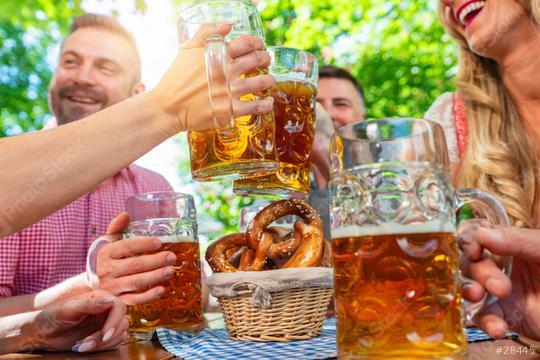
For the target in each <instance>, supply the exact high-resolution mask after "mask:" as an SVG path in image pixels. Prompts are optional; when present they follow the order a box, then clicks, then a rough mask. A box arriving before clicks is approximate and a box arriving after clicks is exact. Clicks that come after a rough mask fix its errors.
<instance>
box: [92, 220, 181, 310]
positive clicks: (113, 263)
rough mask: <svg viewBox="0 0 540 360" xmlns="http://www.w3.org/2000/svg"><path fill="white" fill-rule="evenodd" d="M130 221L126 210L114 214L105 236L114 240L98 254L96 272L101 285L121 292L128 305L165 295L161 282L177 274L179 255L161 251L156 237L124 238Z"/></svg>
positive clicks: (113, 291) (120, 295)
mask: <svg viewBox="0 0 540 360" xmlns="http://www.w3.org/2000/svg"><path fill="white" fill-rule="evenodd" d="M128 224H129V216H128V215H127V214H126V213H123V214H120V215H119V216H117V217H116V218H114V219H113V220H112V221H111V223H110V224H109V228H108V229H107V235H106V238H107V239H108V240H109V241H111V242H110V243H108V244H107V245H105V246H103V247H102V248H101V249H100V250H99V253H98V254H97V267H96V272H97V276H98V278H99V288H100V289H103V290H107V291H109V292H111V293H112V294H115V295H116V296H119V297H120V298H121V299H122V300H123V301H124V302H125V303H126V304H128V305H137V304H145V303H148V302H151V301H154V300H156V299H159V298H160V297H162V296H163V294H164V292H165V288H164V287H163V286H159V285H158V284H160V283H162V282H164V281H166V280H168V279H170V278H171V277H172V276H173V275H174V269H173V267H172V266H171V265H173V264H174V263H175V261H176V256H175V255H174V253H172V252H170V251H161V252H158V253H156V254H152V255H144V254H145V253H147V252H155V251H157V250H159V249H160V247H161V242H160V241H159V239H156V238H133V239H124V240H119V239H121V238H122V232H123V231H124V229H125V228H126V227H127V226H128Z"/></svg>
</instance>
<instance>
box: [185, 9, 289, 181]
mask: <svg viewBox="0 0 540 360" xmlns="http://www.w3.org/2000/svg"><path fill="white" fill-rule="evenodd" d="M220 23H232V24H233V28H232V31H231V32H230V33H229V34H228V35H227V36H226V37H225V38H222V37H220V36H212V37H210V38H209V39H208V40H207V41H206V43H205V46H206V69H207V71H206V73H207V78H208V89H209V93H210V98H211V104H210V105H211V106H212V109H213V110H214V112H213V115H214V127H215V129H210V130H204V131H189V132H188V142H189V150H190V162H191V174H192V177H193V179H194V180H197V181H216V180H222V179H240V178H244V177H246V176H262V175H266V174H271V173H273V172H275V171H276V170H277V169H278V166H279V163H278V154H277V150H276V146H275V140H274V133H275V125H274V115H273V112H269V113H267V114H264V115H247V116H241V117H238V118H236V119H234V117H233V110H232V109H233V107H232V95H231V89H230V84H229V79H228V71H227V67H228V55H227V48H226V42H227V41H231V40H233V39H235V38H237V37H239V36H242V35H252V36H258V37H260V38H261V39H263V40H264V34H263V30H262V22H261V18H260V16H259V13H258V12H257V8H255V6H253V4H251V2H250V1H248V0H210V1H198V2H197V3H196V4H195V5H193V6H191V7H188V8H186V9H185V10H183V11H182V12H181V13H180V17H179V19H178V37H179V41H180V44H185V43H187V42H189V40H191V39H192V38H193V37H194V35H195V34H196V33H197V31H198V30H199V29H200V28H201V26H203V25H204V24H220ZM267 73H268V69H264V68H258V69H253V70H252V71H250V72H249V73H248V74H244V75H243V76H244V77H252V76H257V75H260V74H267ZM267 96H270V93H269V92H268V91H265V92H263V93H261V94H248V95H245V96H243V97H242V98H241V99H240V100H242V101H253V100H256V99H259V98H262V97H267ZM216 104H219V105H224V106H222V107H223V108H225V109H228V111H215V105H216ZM221 124H229V126H228V127H225V128H223V127H222V126H220V125H221Z"/></svg>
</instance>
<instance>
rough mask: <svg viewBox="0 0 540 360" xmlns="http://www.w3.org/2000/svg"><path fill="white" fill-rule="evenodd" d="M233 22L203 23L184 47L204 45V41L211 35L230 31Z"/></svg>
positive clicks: (220, 34) (221, 34)
mask: <svg viewBox="0 0 540 360" xmlns="http://www.w3.org/2000/svg"><path fill="white" fill-rule="evenodd" d="M232 27H233V23H221V24H203V25H202V26H201V27H200V29H199V31H197V33H196V34H195V35H194V36H193V38H192V39H191V40H189V41H188V42H187V43H186V45H185V46H184V48H186V49H189V48H196V47H202V46H204V42H205V41H206V39H208V38H209V37H211V36H216V35H217V36H222V37H223V36H225V35H227V34H228V33H230V32H231V30H232Z"/></svg>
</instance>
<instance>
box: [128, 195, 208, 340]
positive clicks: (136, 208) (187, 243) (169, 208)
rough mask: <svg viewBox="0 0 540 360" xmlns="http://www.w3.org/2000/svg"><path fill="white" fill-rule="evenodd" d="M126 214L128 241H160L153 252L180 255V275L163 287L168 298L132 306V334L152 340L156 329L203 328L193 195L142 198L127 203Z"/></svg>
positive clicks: (177, 256)
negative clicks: (134, 239)
mask: <svg viewBox="0 0 540 360" xmlns="http://www.w3.org/2000/svg"><path fill="white" fill-rule="evenodd" d="M126 210H127V212H128V214H129V216H130V224H129V228H128V229H127V231H126V237H128V238H137V237H157V238H159V239H160V240H161V244H162V245H161V248H160V249H159V250H157V251H154V252H152V253H157V252H160V251H171V252H173V253H174V254H175V255H176V263H175V264H174V270H175V274H174V275H173V277H172V278H170V279H169V280H167V281H165V282H163V283H162V284H160V285H161V286H163V287H165V295H164V296H163V297H162V298H161V299H158V300H155V301H153V302H151V303H148V304H143V305H134V306H128V320H129V330H130V333H131V334H132V335H134V336H135V337H137V338H142V339H149V338H150V337H151V336H152V333H153V331H154V330H155V329H156V328H157V327H166V328H169V329H175V330H182V331H198V330H201V329H202V328H203V327H204V317H203V311H202V302H201V265H200V256H199V243H198V238H197V222H196V212H195V205H194V201H193V197H192V196H191V195H187V194H181V193H175V192H153V193H145V194H138V195H135V196H132V197H130V198H129V199H128V200H127V201H126ZM145 290H147V289H145ZM143 291H144V290H143ZM141 292H142V291H141Z"/></svg>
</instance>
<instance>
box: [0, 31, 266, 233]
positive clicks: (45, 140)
mask: <svg viewBox="0 0 540 360" xmlns="http://www.w3.org/2000/svg"><path fill="white" fill-rule="evenodd" d="M230 29H231V26H230V25H227V26H208V27H205V28H202V29H201V33H200V34H199V36H198V37H196V39H194V42H192V43H191V44H190V45H189V46H188V47H187V48H184V49H182V50H180V51H179V53H178V55H177V57H176V59H175V60H174V62H173V64H172V65H171V67H170V68H169V70H168V71H167V73H166V74H165V76H164V77H163V79H162V80H161V82H160V83H159V84H158V86H157V87H156V88H155V89H154V90H152V91H150V92H148V93H144V94H141V95H139V96H136V97H134V98H131V99H129V100H126V101H124V102H122V103H119V104H116V105H114V106H111V107H108V108H106V109H105V110H103V111H100V112H99V113H96V114H93V115H91V116H89V117H87V118H85V119H82V120H79V121H76V122H73V123H71V124H68V125H64V126H60V127H58V128H55V129H51V130H47V131H40V132H35V133H31V134H26V135H22V136H16V137H11V138H4V139H1V140H0V154H1V155H0V168H1V169H2V176H1V178H0V189H1V190H0V204H1V205H0V238H1V237H4V236H6V235H8V234H10V233H13V232H15V231H18V230H20V229H22V228H24V227H26V226H28V225H30V224H32V223H35V222H36V221H38V220H40V219H42V218H44V217H46V216H48V215H50V214H51V213H53V212H54V211H57V210H58V209H60V208H62V207H63V206H65V205H67V204H68V203H70V202H72V201H73V200H75V199H77V198H78V197H80V196H82V195H83V194H85V193H86V192H88V191H89V190H91V189H92V188H93V187H95V186H97V185H99V184H100V183H101V182H102V181H104V180H105V179H107V178H108V177H110V176H111V175H113V174H115V173H116V172H117V171H118V170H120V169H122V168H124V167H126V166H127V165H129V164H130V163H132V162H133V161H134V160H136V159H137V158H139V157H140V156H141V155H143V154H144V153H146V152H147V151H149V150H150V149H151V148H153V147H154V146H156V145H158V144H159V143H161V142H162V141H164V140H166V139H167V138H169V137H171V136H173V135H175V134H176V133H178V132H180V131H185V130H191V129H205V128H206V129H207V128H211V127H212V121H211V111H210V106H209V98H208V89H207V82H206V73H205V63H204V48H203V47H202V44H203V41H204V39H206V38H208V37H209V36H210V35H213V34H216V33H217V34H221V35H223V34H226V33H228V32H229V31H230ZM263 49H264V44H263V42H262V41H261V40H260V39H258V38H255V37H248V36H246V37H241V38H238V39H236V40H234V41H233V42H231V43H230V44H229V56H230V58H231V59H232V60H231V63H230V66H229V73H230V79H231V89H232V92H233V95H234V96H235V98H236V99H239V98H240V96H241V95H243V94H247V93H253V92H259V91H261V90H263V89H266V88H269V87H271V86H272V85H273V78H272V77H270V76H259V77H256V78H251V79H241V77H240V76H241V75H242V74H244V73H246V72H247V71H248V70H249V69H252V68H254V67H257V66H265V65H267V64H268V62H269V57H268V55H267V54H266V53H265V52H264V51H263ZM233 107H234V112H235V115H237V116H240V115H245V114H250V113H265V112H268V111H270V110H271V108H272V102H271V100H262V101H254V102H240V101H239V100H236V101H235V102H234V103H233ZM217 110H218V111H219V109H217Z"/></svg>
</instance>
